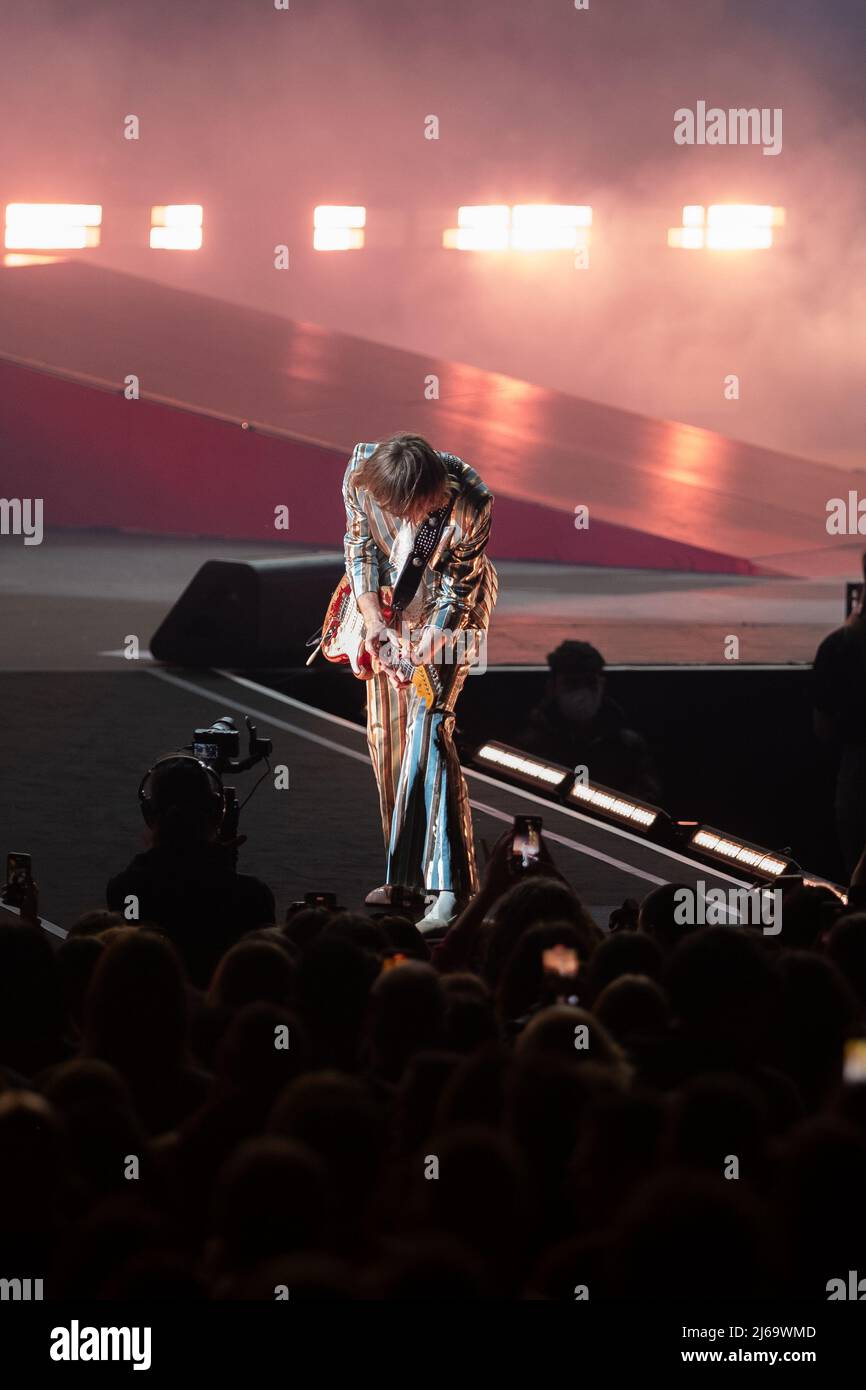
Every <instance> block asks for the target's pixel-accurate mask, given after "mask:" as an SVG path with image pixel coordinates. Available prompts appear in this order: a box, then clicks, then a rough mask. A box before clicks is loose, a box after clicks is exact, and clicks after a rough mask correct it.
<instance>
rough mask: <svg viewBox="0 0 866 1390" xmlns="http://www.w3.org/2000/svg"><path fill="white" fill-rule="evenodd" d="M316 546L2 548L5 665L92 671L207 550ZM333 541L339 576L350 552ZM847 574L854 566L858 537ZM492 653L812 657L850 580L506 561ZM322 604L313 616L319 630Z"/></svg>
mask: <svg viewBox="0 0 866 1390" xmlns="http://www.w3.org/2000/svg"><path fill="white" fill-rule="evenodd" d="M300 550H305V551H307V552H309V550H310V547H298V546H291V547H290V546H286V545H285V544H283V545H251V544H242V543H238V542H234V541H222V542H221V541H214V540H211V539H205V538H202V539H192V540H190V539H180V538H172V537H151V536H142V535H136V534H121V533H116V532H86V531H55V532H50V531H49V532H46V534H45V538H44V540H43V543H42V544H41V545H40V546H24V545H23V544H22V543H21V542H20V541H18V540H17V539H15V538H11V537H10V538H7V540H6V542H5V543H4V545H3V546H2V547H0V610H2V617H0V639H2V640H0V670H5V671H92V670H108V669H111V668H113V667H115V666H116V664H117V660H118V655H117V654H118V653H119V652H120V651H121V650H122V648H123V644H124V642H125V640H126V639H127V637H128V636H130V635H135V636H136V637H137V638H138V640H139V645H140V648H141V649H142V650H146V648H147V644H148V642H149V640H150V638H151V636H152V634H153V632H154V631H155V629H156V628H157V626H158V625H159V623H160V622H161V620H162V618H163V617H164V616H165V614H166V612H167V611H168V609H169V608H170V607H171V606H172V604H173V603H174V601H175V599H176V598H177V597H178V595H179V594H180V592H181V590H182V589H183V588H184V587H185V586H186V585H187V584H188V583H189V581H190V579H192V577H193V575H194V574H195V573H196V571H197V570H198V569H199V567H200V566H201V565H202V564H204V562H205V561H206V560H210V559H229V558H231V559H243V558H250V559H251V558H267V557H279V556H281V555H285V554H286V553H298V552H299V551H300ZM319 553H332V554H333V558H334V569H335V575H336V574H337V573H338V572H339V569H340V567H341V564H342V559H341V556H340V554H339V552H337V551H334V552H319ZM851 560H852V569H851V575H850V577H851V578H852V579H855V578H857V577H858V555H857V552H856V551H855V550H852V555H851ZM498 569H499V576H500V592H499V602H498V604H497V607H496V611H495V615H494V620H493V625H492V628H491V633H490V642H489V649H488V662H489V664H490V665H495V666H538V665H542V664H544V661H545V657H546V654H547V653H548V652H549V651H550V650H551V649H552V648H553V647H555V646H556V645H557V643H558V642H561V641H562V640H563V639H564V638H567V637H579V638H583V639H584V640H586V641H590V642H592V643H594V645H596V646H597V647H598V648H599V650H600V651H601V652H602V653H603V655H604V657H605V659H606V660H607V662H608V663H609V664H611V665H642V666H653V665H671V664H672V665H692V664H711V665H713V664H718V665H725V664H729V663H726V660H725V641H726V639H727V638H728V637H729V636H730V635H735V636H737V637H738V638H739V641H740V651H739V660H740V661H742V662H745V663H761V664H764V663H770V664H780V665H784V664H788V663H791V662H810V661H811V660H812V658H813V656H814V653H815V649H816V647H817V646H818V643H819V642H820V641H821V639H822V638H823V637H824V636H825V635H826V633H827V632H829V631H830V630H831V629H832V628H834V627H837V626H838V625H839V624H840V623H841V622H842V620H843V616H844V613H843V610H844V583H843V581H842V580H841V579H839V578H832V579H787V578H767V577H748V576H737V575H724V574H692V573H684V572H683V571H676V572H668V571H662V570H629V569H608V568H587V567H577V566H573V565H558V564H537V563H527V562H517V561H504V562H500V563H499V565H498ZM318 617H319V615H318V614H311V615H310V629H311V630H312V629H313V628H314V627H315V624H316V620H317V618H318Z"/></svg>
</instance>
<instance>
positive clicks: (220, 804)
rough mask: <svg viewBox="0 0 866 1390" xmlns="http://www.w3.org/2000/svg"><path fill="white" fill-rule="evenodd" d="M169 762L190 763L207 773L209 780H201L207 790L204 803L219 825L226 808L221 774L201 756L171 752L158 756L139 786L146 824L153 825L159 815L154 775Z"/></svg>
mask: <svg viewBox="0 0 866 1390" xmlns="http://www.w3.org/2000/svg"><path fill="white" fill-rule="evenodd" d="M169 764H174V765H175V766H176V767H183V766H187V765H189V766H190V769H192V767H196V768H200V769H201V771H202V772H204V773H205V774H206V777H207V782H204V781H199V788H200V789H201V790H202V791H205V797H206V800H203V805H205V806H206V809H207V810H208V811H209V813H210V815H211V816H212V818H213V819H214V820H215V821H216V823H217V825H219V823H220V822H221V821H222V818H223V816H224V814H225V808H226V799H225V789H224V787H223V784H222V781H221V779H220V777H219V774H218V773H217V772H215V771H214V769H213V768H212V767H210V766H209V765H208V763H205V762H202V760H201V758H195V757H193V755H192V754H191V753H169V754H168V755H167V756H166V757H164V758H158V759H157V761H156V762H155V763H154V764H153V767H149V768H148V769H147V772H146V773H145V774H144V776H143V777H142V779H141V781H140V783H139V786H138V804H139V806H140V807H141V814H142V815H143V817H144V820H145V824H146V825H149V826H152V825H153V824H154V822H155V821H156V819H157V817H158V815H159V810H158V809H157V805H156V802H157V801H158V800H159V788H158V787H157V796H156V797H155V796H154V794H153V787H152V779H153V775H154V773H155V772H157V771H158V770H159V769H160V768H161V767H167V766H168V765H169ZM205 789H206V790H205Z"/></svg>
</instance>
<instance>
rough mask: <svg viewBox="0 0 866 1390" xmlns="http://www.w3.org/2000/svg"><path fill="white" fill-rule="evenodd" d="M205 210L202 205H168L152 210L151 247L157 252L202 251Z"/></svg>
mask: <svg viewBox="0 0 866 1390" xmlns="http://www.w3.org/2000/svg"><path fill="white" fill-rule="evenodd" d="M203 216H204V209H203V208H202V206H201V204H200V203H168V204H166V205H165V206H164V207H152V208H151V210H150V245H151V247H152V248H153V250H155V251H200V250H201V243H202V231H201V224H202V219H203Z"/></svg>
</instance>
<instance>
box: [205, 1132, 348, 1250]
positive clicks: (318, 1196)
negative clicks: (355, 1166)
mask: <svg viewBox="0 0 866 1390" xmlns="http://www.w3.org/2000/svg"><path fill="white" fill-rule="evenodd" d="M213 1207H214V1217H213V1233H214V1235H215V1236H216V1238H217V1241H218V1251H217V1256H216V1258H217V1265H218V1269H219V1270H225V1271H229V1272H230V1271H232V1270H239V1269H242V1268H244V1267H249V1266H251V1265H254V1264H256V1263H257V1262H258V1261H260V1260H263V1259H267V1258H268V1257H270V1256H274V1255H282V1254H291V1253H293V1252H295V1251H302V1250H314V1249H316V1248H317V1247H318V1246H319V1245H320V1244H321V1242H322V1239H323V1235H324V1232H325V1227H326V1219H327V1184H326V1178H325V1170H324V1166H323V1164H322V1162H321V1160H320V1159H318V1158H316V1156H315V1155H314V1154H313V1153H311V1152H310V1150H309V1149H308V1148H306V1147H305V1146H304V1145H302V1144H296V1143H292V1142H291V1141H290V1140H288V1139H281V1138H277V1137H275V1136H274V1135H268V1136H266V1137H264V1138H258V1139H250V1140H247V1141H246V1142H245V1143H244V1144H241V1145H240V1147H239V1148H238V1149H237V1150H236V1151H235V1153H233V1154H232V1155H231V1157H230V1158H228V1159H227V1160H226V1162H225V1164H224V1165H223V1167H222V1169H221V1171H220V1173H219V1176H218V1178H217V1184H216V1189H215V1192H214V1202H213Z"/></svg>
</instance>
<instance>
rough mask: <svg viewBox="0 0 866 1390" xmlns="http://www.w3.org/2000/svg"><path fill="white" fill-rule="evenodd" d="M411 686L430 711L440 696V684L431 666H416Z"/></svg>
mask: <svg viewBox="0 0 866 1390" xmlns="http://www.w3.org/2000/svg"><path fill="white" fill-rule="evenodd" d="M412 685H413V686H414V688H415V691H416V692H417V694H418V697H419V699H421V700H423V701H424V704H425V705H426V706H427V708H428V709H432V707H433V705H435V704H436V702H437V700H438V699H439V698H440V696H441V694H442V682H441V680H440V679H439V675H438V674H437V672H436V670H435V668H434V667H433V666H416V667H415V669H414V671H413V672H412Z"/></svg>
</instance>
